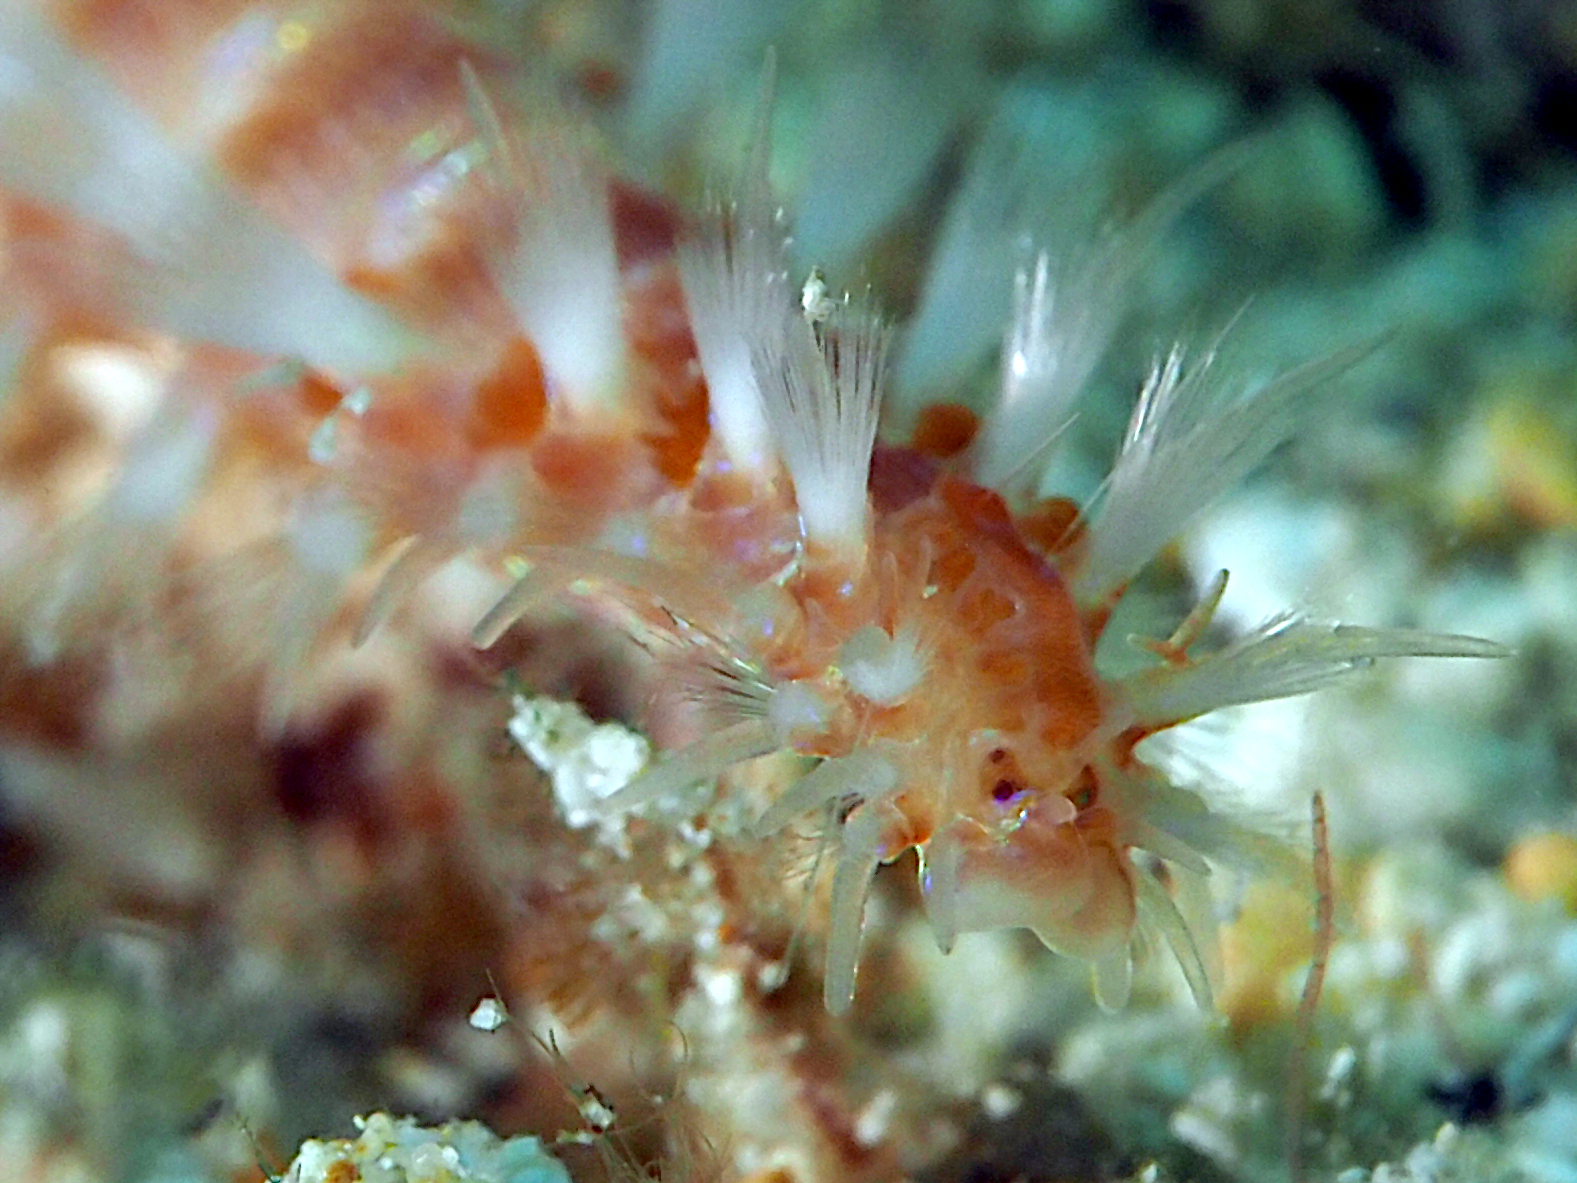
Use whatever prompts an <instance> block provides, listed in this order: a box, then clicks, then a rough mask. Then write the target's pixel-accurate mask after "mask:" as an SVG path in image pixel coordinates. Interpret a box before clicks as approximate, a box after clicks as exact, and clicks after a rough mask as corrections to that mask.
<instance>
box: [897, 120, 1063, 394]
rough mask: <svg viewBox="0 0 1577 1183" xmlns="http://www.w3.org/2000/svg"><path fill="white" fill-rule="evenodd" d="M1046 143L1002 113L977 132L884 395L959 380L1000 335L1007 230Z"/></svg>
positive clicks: (1022, 222) (1013, 250)
mask: <svg viewBox="0 0 1577 1183" xmlns="http://www.w3.org/2000/svg"><path fill="white" fill-rule="evenodd" d="M1046 147H1047V145H1045V144H1042V143H1040V142H1038V141H1037V140H1036V139H1033V138H1031V137H1029V136H1028V135H1027V133H1026V129H1025V128H1024V127H1022V126H1020V124H1019V121H1015V120H1010V119H1009V118H1007V117H1006V116H1004V115H999V117H998V118H997V119H995V120H993V121H992V123H991V125H990V126H988V127H987V129H986V132H985V134H984V135H983V136H982V137H981V140H980V144H979V146H978V147H977V148H976V149H975V152H974V154H973V156H972V157H971V159H970V163H969V171H968V173H967V174H966V176H965V178H964V183H963V185H962V186H961V187H960V189H959V191H958V195H957V196H956V197H955V198H954V199H953V200H952V202H951V203H950V204H949V206H948V210H947V216H946V218H945V219H944V220H943V223H942V229H941V231H940V233H939V234H938V235H937V241H936V246H935V248H934V249H933V250H932V252H931V257H930V260H929V261H928V263H927V265H926V271H925V280H924V283H923V284H922V286H921V289H920V303H919V306H918V307H917V308H916V309H915V314H914V316H913V318H912V319H910V321H909V322H908V324H906V325H905V326H904V337H903V343H902V347H901V348H900V350H899V354H898V358H897V363H896V365H895V367H894V373H893V395H894V397H896V398H898V399H901V400H902V401H903V403H904V409H905V410H909V409H911V408H916V409H917V408H918V406H921V405H924V401H925V399H926V398H927V396H928V395H932V394H934V393H936V392H937V391H944V390H956V389H958V388H959V387H961V386H962V385H963V384H964V383H965V382H967V381H968V380H969V379H970V378H971V377H973V376H974V374H975V371H976V369H977V367H978V366H979V365H980V363H981V361H982V360H983V358H984V356H985V354H986V351H987V350H988V349H990V348H991V347H992V346H993V345H998V344H1000V343H1001V340H1002V323H1003V320H1004V319H1005V318H1006V317H1007V314H1008V310H1009V303H1010V299H1011V295H1012V292H1011V287H1010V285H1009V284H1008V283H1007V282H1006V277H1007V276H1009V275H1011V274H1012V273H1013V267H1014V263H1015V262H1016V260H1017V255H1018V254H1019V253H1020V252H1021V251H1022V249H1023V247H1022V244H1020V243H1019V242H1018V241H1017V240H1018V239H1019V238H1020V236H1021V235H1023V234H1024V233H1025V232H1026V230H1027V228H1028V227H1029V225H1030V224H1031V222H1032V220H1033V218H1032V214H1031V212H1030V211H1031V209H1032V206H1033V203H1034V202H1036V201H1039V200H1043V197H1044V189H1045V188H1046V186H1047V185H1048V183H1049V180H1050V178H1049V177H1047V176H1046V175H1045V174H1047V173H1049V172H1050V169H1049V168H1048V167H1047V165H1046V160H1047V156H1048V153H1047V152H1046V151H1045V149H1046ZM1015 319H1017V318H1015Z"/></svg>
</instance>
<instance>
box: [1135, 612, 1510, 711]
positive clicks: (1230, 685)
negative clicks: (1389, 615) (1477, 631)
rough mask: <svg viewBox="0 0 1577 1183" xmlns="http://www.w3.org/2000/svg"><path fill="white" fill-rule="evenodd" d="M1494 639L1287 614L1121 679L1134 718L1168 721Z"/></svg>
mask: <svg viewBox="0 0 1577 1183" xmlns="http://www.w3.org/2000/svg"><path fill="white" fill-rule="evenodd" d="M1509 652H1510V651H1509V650H1508V649H1506V647H1505V646H1503V645H1497V644H1495V643H1494V642H1493V641H1481V640H1479V639H1477V638H1475V637H1457V636H1450V635H1445V634H1440V633H1429V632H1423V631H1421V630H1418V629H1376V628H1359V627H1356V626H1353V625H1339V624H1337V625H1333V624H1327V623H1321V622H1318V621H1312V620H1306V619H1303V618H1301V617H1299V616H1296V615H1291V614H1288V615H1284V616H1279V617H1276V618H1275V619H1273V620H1270V621H1268V622H1267V623H1266V624H1264V625H1262V626H1261V627H1260V628H1258V629H1256V630H1255V631H1254V632H1252V633H1250V634H1249V635H1248V636H1246V637H1244V638H1243V639H1242V640H1240V641H1238V642H1236V643H1235V644H1233V645H1231V646H1229V647H1228V648H1226V649H1223V650H1222V651H1221V652H1219V653H1212V654H1209V655H1207V656H1204V657H1201V658H1199V659H1198V660H1195V661H1192V662H1190V663H1189V664H1188V665H1184V666H1161V667H1157V668H1155V669H1149V670H1144V671H1142V672H1140V673H1137V674H1133V675H1130V676H1129V677H1128V678H1125V679H1124V680H1123V681H1122V683H1121V685H1122V688H1123V693H1124V697H1125V699H1126V701H1127V703H1128V706H1129V708H1130V709H1131V710H1132V712H1133V714H1134V717H1135V719H1136V720H1137V721H1138V722H1139V723H1140V724H1141V725H1142V726H1145V727H1147V728H1148V727H1169V726H1171V725H1173V724H1174V723H1180V722H1184V721H1186V720H1188V719H1194V718H1197V717H1199V716H1200V715H1205V714H1208V713H1210V712H1211V711H1216V710H1220V709H1221V708H1222V707H1229V706H1239V705H1241V704H1244V703H1250V702H1268V701H1270V700H1271V699H1276V698H1288V697H1291V696H1292V695H1295V694H1307V693H1308V692H1310V691H1311V690H1318V689H1320V688H1321V687H1323V686H1326V685H1329V684H1330V683H1331V682H1334V681H1336V680H1337V679H1339V678H1342V677H1345V676H1346V675H1347V674H1350V673H1353V672H1354V671H1356V670H1361V669H1365V668H1367V667H1368V666H1369V665H1370V664H1371V663H1373V662H1374V661H1375V660H1376V659H1377V658H1389V657H1504V656H1506V655H1507V654H1508V653H1509Z"/></svg>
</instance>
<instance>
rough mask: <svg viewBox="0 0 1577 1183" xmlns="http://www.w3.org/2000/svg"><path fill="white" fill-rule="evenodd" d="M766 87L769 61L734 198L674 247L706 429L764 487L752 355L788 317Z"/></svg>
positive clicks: (768, 456)
mask: <svg viewBox="0 0 1577 1183" xmlns="http://www.w3.org/2000/svg"><path fill="white" fill-rule="evenodd" d="M771 86H772V63H771V59H770V58H769V59H768V65H767V77H766V80H765V81H764V83H763V87H762V99H761V107H762V111H761V112H760V114H759V115H758V119H757V127H756V132H755V142H754V143H753V144H752V146H751V151H750V156H749V159H748V162H747V164H746V166H745V170H744V175H743V176H742V177H741V179H740V181H739V182H738V184H737V185H736V186H735V187H734V189H733V191H732V192H729V193H726V194H721V195H718V196H715V197H713V198H711V199H710V200H709V202H708V205H707V209H706V211H705V214H704V216H703V218H702V220H701V224H700V226H699V227H698V230H697V233H696V234H695V236H694V237H693V238H692V239H689V240H686V241H684V242H681V243H680V244H679V276H680V279H681V281H682V282H683V284H684V295H685V303H686V305H687V306H688V307H689V311H690V327H691V330H692V331H693V332H694V334H695V344H696V352H697V353H698V354H699V355H700V358H701V371H702V373H704V374H705V375H706V386H707V398H708V401H709V404H710V408H711V419H712V430H713V432H714V433H715V434H716V436H717V439H718V441H719V443H720V444H721V445H722V448H723V454H724V455H725V456H727V458H728V459H729V461H730V462H731V463H732V464H733V465H734V466H735V467H736V468H738V469H740V470H742V471H744V472H746V473H749V474H751V475H752V476H755V477H757V478H759V479H761V480H765V479H768V478H770V476H771V475H772V472H773V471H774V468H775V465H776V460H777V450H776V448H775V447H774V445H773V442H772V433H771V431H770V430H769V428H768V425H767V417H766V409H765V407H764V406H763V404H762V398H761V390H760V387H759V386H758V385H757V381H756V373H755V368H754V366H753V365H752V363H751V358H750V348H751V343H752V342H756V341H763V340H766V341H771V340H776V339H780V338H781V337H782V335H783V331H784V330H783V327H782V324H783V321H784V320H785V319H786V318H787V317H788V316H789V315H791V313H790V300H789V281H788V269H787V268H788V263H787V254H788V242H789V239H788V231H787V226H786V223H785V220H784V218H783V214H782V211H781V210H779V209H777V208H776V207H775V206H774V204H773V200H772V193H771V190H770V188H769V187H768V184H767V151H766V148H767V141H766V136H767V121H766V112H767V109H768V108H769V105H770V102H771Z"/></svg>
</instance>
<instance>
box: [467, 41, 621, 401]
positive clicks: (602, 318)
mask: <svg viewBox="0 0 1577 1183" xmlns="http://www.w3.org/2000/svg"><path fill="white" fill-rule="evenodd" d="M462 78H463V81H464V84H465V88H466V95H467V98H468V100H469V102H470V105H471V111H472V118H473V120H474V121H475V122H476V124H477V128H478V131H479V132H480V133H481V136H482V139H483V143H484V147H485V148H486V150H487V153H488V156H489V158H490V161H491V164H492V175H493V177H494V178H495V180H496V182H497V183H498V184H499V186H500V187H501V188H502V190H503V192H504V195H505V197H506V198H507V200H508V202H509V207H510V209H509V212H510V216H511V217H512V218H513V221H514V225H513V227H512V230H513V238H512V241H511V242H510V244H509V245H508V247H507V248H506V249H505V250H504V251H503V252H502V253H501V254H500V255H499V256H498V257H496V258H495V259H494V260H493V263H492V271H493V279H494V282H496V283H497V284H498V287H499V290H500V291H501V292H502V293H503V295H504V298H505V299H506V300H508V302H509V304H510V307H511V308H513V309H514V311H515V315H516V317H517V318H518V319H519V322H520V327H521V328H522V329H523V330H524V331H525V333H526V335H527V336H529V337H530V338H531V341H532V344H533V345H535V346H536V349H537V355H538V356H539V357H540V358H541V360H542V369H543V372H544V373H545V374H546V375H547V378H548V382H549V392H550V394H551V396H552V397H553V398H554V400H555V401H557V402H560V403H561V404H562V405H564V406H566V407H568V408H569V409H571V410H573V411H577V412H591V413H595V412H600V411H606V410H609V409H611V408H614V407H616V406H617V405H618V403H619V401H620V399H621V398H622V396H623V386H624V377H625V362H626V347H625V340H624V306H623V295H622V290H621V287H620V281H619V260H618V255H617V253H616V251H615V248H614V239H613V216H612V210H611V208H610V206H609V200H608V183H607V178H606V176H604V174H603V172H602V170H601V169H600V168H598V167H597V166H596V165H595V164H594V162H593V161H592V159H591V155H590V152H589V150H588V148H587V146H586V145H585V144H583V143H580V142H579V137H578V136H577V135H576V134H575V133H574V132H573V131H571V130H570V129H567V128H564V127H562V126H554V125H552V124H551V123H549V122H548V121H547V120H546V119H539V120H538V121H537V122H536V123H535V124H534V125H533V126H530V127H528V128H526V129H525V130H524V132H523V133H522V134H520V135H514V136H512V135H510V134H509V132H508V131H507V130H506V129H505V127H504V124H503V121H502V120H501V119H500V118H499V116H498V112H497V110H496V108H495V107H494V106H493V104H492V101H491V100H490V99H489V97H488V95H487V94H486V92H485V91H484V90H483V87H482V84H481V81H480V79H478V77H477V75H476V72H475V71H474V70H472V69H471V68H470V67H469V66H462Z"/></svg>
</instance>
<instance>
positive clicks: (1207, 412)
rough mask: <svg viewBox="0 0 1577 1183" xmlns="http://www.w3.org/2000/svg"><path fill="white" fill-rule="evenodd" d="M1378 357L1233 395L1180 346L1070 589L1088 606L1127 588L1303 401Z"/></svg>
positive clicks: (1247, 466)
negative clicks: (1187, 361) (1186, 357)
mask: <svg viewBox="0 0 1577 1183" xmlns="http://www.w3.org/2000/svg"><path fill="white" fill-rule="evenodd" d="M1373 349H1374V345H1373V343H1369V344H1364V345H1359V346H1355V347H1353V348H1351V349H1346V350H1343V351H1342V352H1340V353H1336V354H1332V355H1331V356H1330V357H1327V358H1322V359H1320V360H1317V361H1312V362H1308V363H1306V364H1304V365H1302V366H1299V367H1297V368H1296V369H1293V370H1290V371H1288V372H1287V373H1285V374H1282V375H1281V376H1280V377H1278V378H1275V379H1272V380H1271V381H1269V382H1265V383H1261V384H1259V385H1257V386H1250V387H1248V388H1247V389H1244V388H1242V387H1239V388H1238V389H1237V390H1236V391H1232V389H1231V388H1230V387H1229V386H1228V385H1227V383H1226V382H1223V381H1220V380H1217V378H1216V376H1215V374H1214V373H1213V372H1212V366H1213V363H1214V361H1215V357H1216V352H1215V348H1214V347H1212V348H1211V349H1209V350H1207V351H1206V353H1205V354H1204V356H1203V357H1202V358H1200V359H1199V360H1198V361H1197V362H1194V363H1193V364H1192V365H1189V364H1185V361H1184V356H1183V351H1182V349H1181V348H1174V349H1173V350H1172V352H1171V353H1170V354H1169V355H1168V356H1167V358H1166V360H1165V361H1164V362H1161V363H1160V364H1158V365H1157V366H1156V367H1155V369H1154V370H1153V371H1152V372H1151V374H1150V377H1149V378H1148V379H1147V380H1146V382H1145V384H1144V388H1143V390H1142V391H1141V392H1140V394H1139V401H1138V404H1137V405H1136V406H1135V407H1134V412H1133V417H1132V419H1131V420H1130V421H1129V425H1128V431H1127V434H1126V436H1125V437H1124V439H1123V447H1122V452H1121V453H1120V454H1119V455H1118V457H1117V462H1116V464H1115V465H1113V467H1112V471H1111V475H1110V476H1109V477H1108V478H1107V481H1106V484H1105V486H1104V489H1103V492H1102V494H1101V499H1100V503H1099V505H1098V507H1097V508H1096V509H1095V511H1094V513H1093V515H1092V516H1093V520H1092V522H1091V528H1090V550H1089V554H1088V557H1087V560H1086V562H1085V565H1084V566H1083V568H1082V569H1081V570H1080V571H1079V574H1078V576H1077V578H1076V580H1075V582H1074V592H1075V594H1076V595H1077V596H1078V597H1079V599H1080V600H1081V602H1084V603H1098V602H1099V601H1101V600H1102V599H1103V598H1105V597H1106V596H1108V595H1109V594H1110V593H1112V592H1113V591H1115V590H1116V589H1117V588H1119V587H1121V586H1122V584H1123V583H1125V582H1126V581H1127V580H1128V579H1130V578H1131V577H1132V576H1133V575H1134V574H1135V573H1137V572H1138V570H1139V569H1140V568H1141V567H1143V566H1144V565H1145V564H1146V563H1147V562H1149V561H1150V559H1152V558H1153V557H1154V556H1155V554H1156V552H1158V551H1159V550H1160V549H1161V548H1162V547H1163V546H1165V545H1166V544H1167V543H1168V542H1170V541H1171V540H1172V539H1173V538H1174V537H1176V535H1177V534H1178V532H1179V531H1181V530H1182V529H1183V527H1184V526H1186V525H1187V524H1188V522H1189V521H1190V520H1191V519H1192V518H1193V517H1194V515H1195V514H1196V513H1198V512H1199V511H1200V510H1202V509H1204V508H1205V507H1206V506H1207V505H1209V504H1210V503H1211V502H1213V501H1214V500H1215V499H1216V498H1217V497H1219V496H1220V495H1221V494H1222V493H1223V492H1225V491H1226V490H1227V489H1229V488H1231V487H1232V486H1234V485H1236V484H1237V483H1238V482H1239V481H1240V480H1242V479H1243V478H1244V477H1245V476H1246V475H1248V473H1249V472H1250V471H1251V470H1252V469H1254V468H1256V467H1257V466H1258V465H1259V464H1260V463H1261V462H1262V461H1263V460H1264V459H1265V457H1266V456H1268V455H1269V454H1270V453H1271V451H1272V450H1273V449H1274V448H1275V447H1276V445H1277V444H1279V443H1281V442H1282V440H1284V439H1286V437H1287V435H1288V434H1289V433H1290V432H1291V431H1292V429H1293V428H1294V427H1295V426H1296V425H1297V414H1296V412H1297V409H1298V404H1299V403H1300V402H1307V400H1306V399H1305V397H1304V396H1306V395H1307V394H1308V393H1309V392H1310V391H1311V390H1314V389H1315V388H1317V387H1319V386H1321V385H1323V384H1324V383H1326V382H1328V381H1330V380H1331V379H1332V378H1335V377H1336V376H1337V375H1338V374H1340V373H1342V372H1343V371H1345V370H1347V369H1349V368H1350V367H1351V366H1353V365H1354V364H1356V363H1357V362H1358V361H1360V360H1362V359H1363V358H1364V357H1366V356H1367V355H1368V354H1369V353H1371V352H1372V351H1373Z"/></svg>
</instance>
